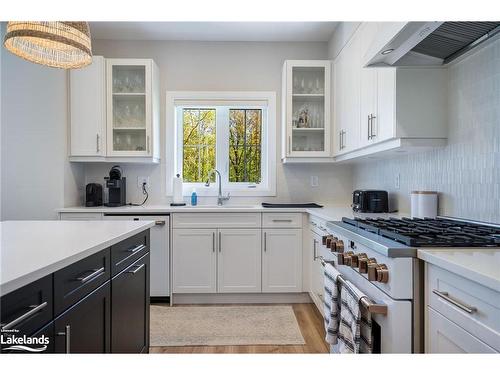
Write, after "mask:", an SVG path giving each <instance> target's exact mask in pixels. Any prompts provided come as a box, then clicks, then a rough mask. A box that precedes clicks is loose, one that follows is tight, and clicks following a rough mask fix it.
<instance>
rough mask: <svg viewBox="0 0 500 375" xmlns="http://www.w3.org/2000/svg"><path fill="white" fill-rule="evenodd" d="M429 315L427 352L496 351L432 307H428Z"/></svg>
mask: <svg viewBox="0 0 500 375" xmlns="http://www.w3.org/2000/svg"><path fill="white" fill-rule="evenodd" d="M427 316H428V319H429V321H428V332H427V336H428V337H427V348H426V352H427V353H496V351H495V350H494V349H493V348H491V347H490V346H488V345H486V344H485V343H484V342H482V341H480V340H479V339H477V338H476V337H474V336H472V335H471V334H470V333H468V332H467V331H465V330H464V329H462V328H461V327H459V326H458V325H456V324H455V323H453V322H452V321H450V320H448V319H447V318H445V317H444V316H443V315H441V314H440V313H438V312H437V311H435V310H434V309H432V308H431V307H427Z"/></svg>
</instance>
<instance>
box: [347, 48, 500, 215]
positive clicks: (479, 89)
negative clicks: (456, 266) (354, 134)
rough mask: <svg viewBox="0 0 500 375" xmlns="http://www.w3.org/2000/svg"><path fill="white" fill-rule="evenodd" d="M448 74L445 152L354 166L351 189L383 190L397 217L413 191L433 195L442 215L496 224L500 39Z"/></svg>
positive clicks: (499, 192) (499, 178) (499, 161)
mask: <svg viewBox="0 0 500 375" xmlns="http://www.w3.org/2000/svg"><path fill="white" fill-rule="evenodd" d="M448 69H449V89H448V92H449V97H448V112H449V113H448V118H449V124H448V145H447V147H445V148H443V149H439V150H434V151H430V152H425V153H421V154H416V155H407V156H402V157H398V158H397V159H392V160H386V161H379V162H370V163H364V164H361V165H358V166H357V167H356V168H355V169H354V187H355V188H370V189H385V190H388V191H389V193H390V194H391V195H392V197H393V202H394V206H395V208H397V209H399V210H400V211H402V212H409V210H410V200H409V197H410V192H411V191H412V190H436V191H439V192H440V197H439V213H440V214H441V215H447V216H454V217H461V218H466V219H475V220H480V221H487V222H494V223H500V39H498V40H496V41H495V42H494V43H492V44H490V45H488V46H486V47H485V48H482V49H480V50H478V51H477V52H475V53H474V54H473V55H471V56H469V57H467V58H466V59H464V60H463V61H460V62H458V63H456V64H454V65H452V66H450V67H449V68H448ZM398 173H399V174H400V175H401V187H400V189H395V188H394V180H395V176H396V174H398Z"/></svg>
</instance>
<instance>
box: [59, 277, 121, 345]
mask: <svg viewBox="0 0 500 375" xmlns="http://www.w3.org/2000/svg"><path fill="white" fill-rule="evenodd" d="M110 307H111V288H110V282H109V281H108V282H106V283H105V284H104V285H102V286H101V287H99V288H98V289H96V290H95V291H93V292H92V293H91V294H89V295H88V296H87V297H85V298H84V299H82V300H81V301H80V302H78V303H77V304H76V305H74V306H73V307H71V308H70V309H69V310H67V311H66V312H65V313H64V314H62V315H60V316H59V317H58V318H57V319H56V320H55V352H56V353H67V352H69V353H109V351H110V334H111V324H110V312H111V309H110Z"/></svg>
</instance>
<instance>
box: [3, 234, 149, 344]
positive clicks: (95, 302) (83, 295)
mask: <svg viewBox="0 0 500 375" xmlns="http://www.w3.org/2000/svg"><path fill="white" fill-rule="evenodd" d="M0 310H1V322H0V323H1V334H2V345H1V351H0V353H13V352H23V351H20V350H18V349H15V348H14V349H13V348H12V346H15V345H10V344H5V345H4V344H3V341H4V338H5V339H6V338H7V337H8V336H9V335H15V336H26V337H31V338H40V337H43V338H48V344H46V345H34V346H32V347H30V348H31V349H32V348H35V347H36V349H37V350H25V351H24V352H39V353H144V352H148V351H149V229H148V230H146V231H143V232H141V233H138V234H136V235H134V236H131V237H129V238H127V239H125V240H124V241H122V242H119V243H118V244H116V245H113V246H111V247H110V248H108V249H105V250H102V251H101V252H99V253H96V254H93V255H90V256H89V257H87V258H84V259H82V260H80V261H78V262H76V263H73V264H71V265H69V266H67V267H65V268H63V269H61V270H59V271H56V272H54V273H52V274H50V275H47V276H45V277H43V278H42V279H39V280H37V281H35V282H33V283H31V284H28V285H26V286H23V287H21V288H19V289H17V290H14V291H12V292H10V293H8V294H6V295H5V296H2V298H1V299H0ZM28 346H29V345H28ZM40 348H43V349H40Z"/></svg>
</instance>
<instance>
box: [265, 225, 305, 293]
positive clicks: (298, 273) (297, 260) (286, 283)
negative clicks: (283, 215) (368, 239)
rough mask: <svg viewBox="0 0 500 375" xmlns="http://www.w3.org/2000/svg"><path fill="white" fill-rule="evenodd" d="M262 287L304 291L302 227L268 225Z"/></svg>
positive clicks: (268, 291) (277, 290) (269, 291)
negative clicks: (286, 227)
mask: <svg viewBox="0 0 500 375" xmlns="http://www.w3.org/2000/svg"><path fill="white" fill-rule="evenodd" d="M262 291H263V292H265V293H283V292H301V291H302V229H264V230H263V251H262Z"/></svg>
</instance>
